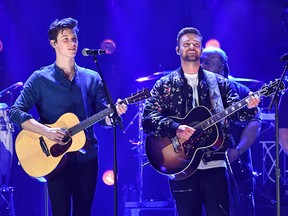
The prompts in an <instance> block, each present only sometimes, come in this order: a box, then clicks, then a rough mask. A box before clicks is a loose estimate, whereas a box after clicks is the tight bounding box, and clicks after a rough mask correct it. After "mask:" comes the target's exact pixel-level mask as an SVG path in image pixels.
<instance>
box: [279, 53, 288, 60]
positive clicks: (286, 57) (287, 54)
mask: <svg viewBox="0 0 288 216" xmlns="http://www.w3.org/2000/svg"><path fill="white" fill-rule="evenodd" d="M287 60H288V53H285V54H284V55H282V56H281V58H280V61H281V62H283V61H287Z"/></svg>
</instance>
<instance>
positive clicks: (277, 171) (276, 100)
mask: <svg viewBox="0 0 288 216" xmlns="http://www.w3.org/2000/svg"><path fill="white" fill-rule="evenodd" d="M287 60H288V59H287ZM287 69H288V61H286V64H285V66H284V71H283V73H282V75H281V78H280V81H279V83H278V86H277V88H276V90H275V93H274V96H273V98H272V99H271V102H270V104H269V108H268V110H271V108H272V105H273V103H274V104H275V150H276V154H275V155H276V157H275V182H276V215H277V216H280V206H281V205H280V175H281V172H280V167H279V116H278V111H279V94H278V93H279V90H280V86H281V85H282V82H283V80H284V77H285V74H286V72H287Z"/></svg>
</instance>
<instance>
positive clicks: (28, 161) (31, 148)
mask: <svg viewBox="0 0 288 216" xmlns="http://www.w3.org/2000/svg"><path fill="white" fill-rule="evenodd" d="M78 123H79V120H78V118H77V116H76V115H74V114H73V113H66V114H64V115H62V116H61V117H60V118H59V119H58V120H57V122H55V123H54V124H51V125H47V126H49V127H58V128H63V129H68V128H70V127H71V126H74V125H76V124H78ZM40 137H41V135H39V134H36V133H33V132H30V131H27V130H22V131H21V132H20V133H19V134H18V136H17V138H16V143H15V151H16V154H17V156H18V159H19V162H20V164H21V166H22V167H23V169H24V170H25V172H26V173H27V174H28V175H30V176H32V177H34V178H37V179H38V180H40V181H44V179H46V177H47V176H48V174H49V175H50V174H51V172H52V171H53V170H54V169H55V168H56V167H58V165H59V164H60V161H61V160H62V159H64V158H63V156H65V154H66V153H68V152H74V151H78V150H80V149H81V148H83V147H84V145H85V141H86V137H85V133H84V131H80V132H79V133H77V134H75V135H74V136H72V137H71V139H70V140H69V141H68V142H67V143H66V144H65V145H60V144H57V143H55V142H53V141H51V140H49V139H47V138H46V137H44V136H43V139H44V142H45V143H46V146H47V149H48V150H49V152H50V155H48V156H47V155H46V154H45V153H44V152H43V149H42V147H41V145H40V141H39V138H40Z"/></svg>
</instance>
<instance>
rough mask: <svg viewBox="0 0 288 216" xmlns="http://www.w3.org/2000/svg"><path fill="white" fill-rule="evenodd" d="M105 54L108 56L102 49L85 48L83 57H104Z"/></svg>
mask: <svg viewBox="0 0 288 216" xmlns="http://www.w3.org/2000/svg"><path fill="white" fill-rule="evenodd" d="M103 54H106V51H105V50H102V49H87V48H84V49H83V50H82V55H83V56H97V55H103Z"/></svg>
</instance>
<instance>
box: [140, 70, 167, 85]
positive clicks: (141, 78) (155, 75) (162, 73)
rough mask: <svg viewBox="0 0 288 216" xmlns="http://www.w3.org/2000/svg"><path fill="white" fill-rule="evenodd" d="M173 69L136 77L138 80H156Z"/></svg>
mask: <svg viewBox="0 0 288 216" xmlns="http://www.w3.org/2000/svg"><path fill="white" fill-rule="evenodd" d="M170 72H172V71H160V72H155V73H153V74H152V75H149V76H145V77H139V78H137V79H136V81H137V82H145V81H149V80H156V79H159V78H160V77H162V76H164V75H166V74H169V73H170Z"/></svg>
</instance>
